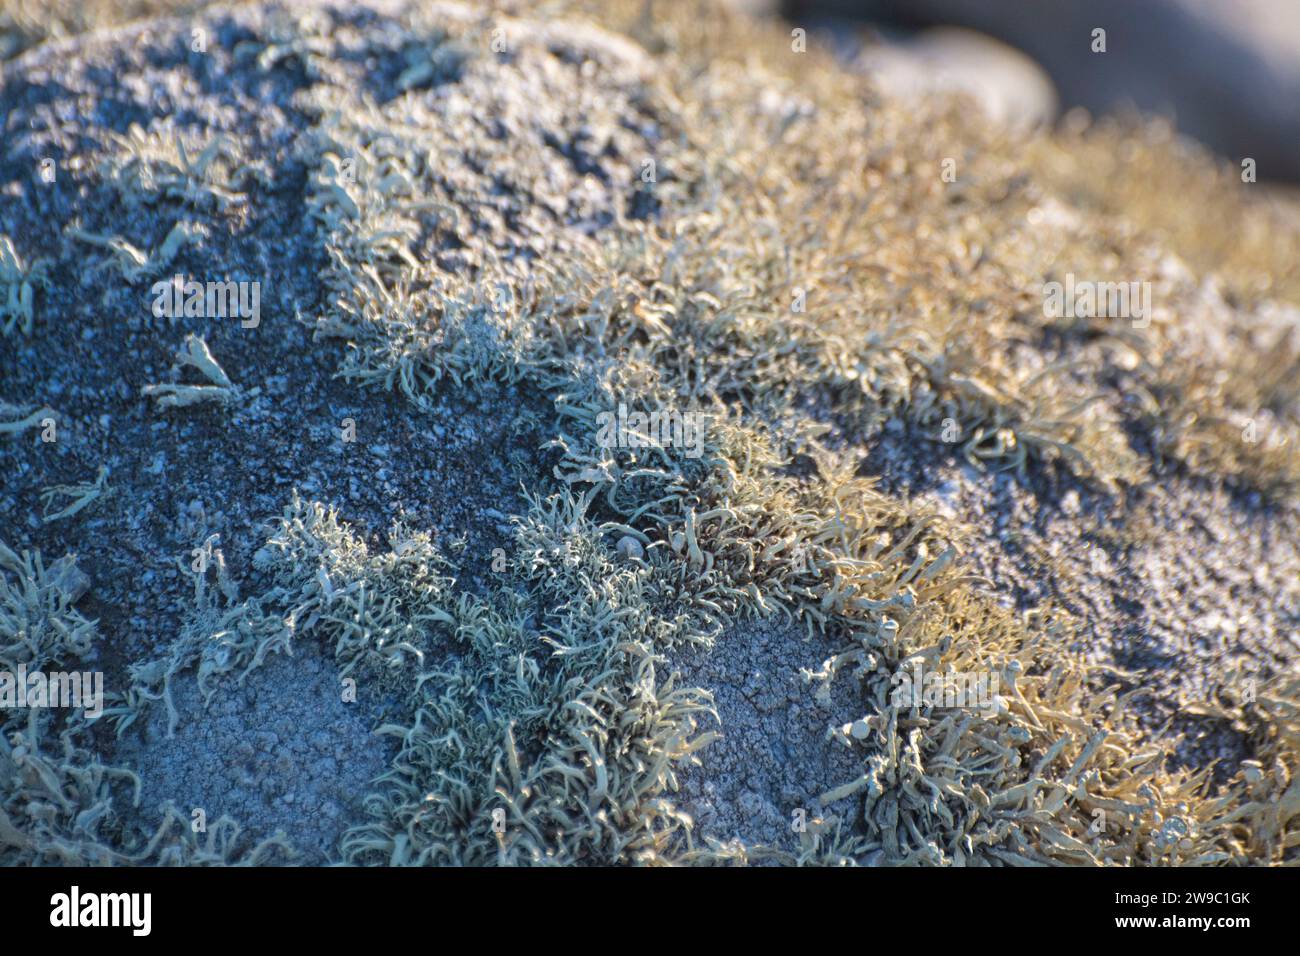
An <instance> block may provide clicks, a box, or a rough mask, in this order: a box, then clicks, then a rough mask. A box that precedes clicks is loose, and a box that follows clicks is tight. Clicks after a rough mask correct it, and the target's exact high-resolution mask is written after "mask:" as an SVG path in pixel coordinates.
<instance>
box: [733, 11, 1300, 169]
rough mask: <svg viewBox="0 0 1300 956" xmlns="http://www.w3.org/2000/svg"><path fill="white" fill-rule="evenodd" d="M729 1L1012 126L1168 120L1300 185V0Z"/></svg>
mask: <svg viewBox="0 0 1300 956" xmlns="http://www.w3.org/2000/svg"><path fill="white" fill-rule="evenodd" d="M729 2H731V4H732V5H733V6H735V7H739V8H743V9H745V10H747V11H749V12H751V13H755V14H758V15H763V16H773V17H776V16H781V17H785V18H786V19H788V20H790V21H791V23H792V26H793V25H798V26H804V27H806V28H808V30H809V32H810V33H816V34H818V35H819V36H820V37H821V38H822V39H828V40H830V42H831V43H832V44H833V46H834V47H835V48H836V50H837V51H838V52H839V53H840V55H841V56H843V57H844V58H845V59H846V60H848V61H850V62H853V63H854V64H855V65H858V66H861V67H862V68H863V69H869V70H871V71H873V72H875V73H877V74H878V75H879V76H880V78H881V80H882V81H883V82H884V83H885V84H886V85H887V86H889V87H890V88H892V89H894V90H896V91H901V92H916V93H920V94H923V93H925V92H929V91H933V90H935V89H936V88H944V87H947V88H956V89H960V90H964V91H966V92H968V93H970V94H971V95H973V96H974V97H975V98H976V99H977V100H978V101H979V102H980V103H981V104H983V105H984V107H985V109H986V110H987V111H988V112H989V113H990V115H992V116H994V117H996V118H999V119H1001V120H1003V121H1005V122H1008V123H1011V124H1019V123H1029V124H1036V123H1047V122H1052V121H1054V120H1055V119H1056V118H1057V117H1059V116H1060V115H1061V114H1062V112H1064V111H1067V110H1069V109H1071V108H1073V107H1083V108H1086V109H1087V110H1088V111H1090V112H1091V113H1093V114H1095V115H1101V114H1107V113H1115V112H1124V111H1129V112H1131V111H1133V110H1139V111H1141V112H1143V113H1146V114H1157V115H1160V116H1163V117H1166V118H1168V119H1170V120H1171V121H1172V122H1173V123H1174V124H1175V126H1176V128H1177V129H1178V130H1179V132H1182V133H1185V134H1187V135H1189V136H1192V137H1194V138H1196V139H1198V140H1200V141H1201V142H1202V143H1204V144H1205V145H1206V146H1208V147H1210V148H1211V149H1212V150H1214V151H1216V152H1217V153H1219V154H1220V155H1222V156H1223V157H1225V158H1226V159H1229V160H1231V161H1233V162H1234V163H1235V164H1240V162H1241V161H1242V159H1245V158H1251V159H1254V160H1255V162H1256V166H1257V170H1258V176H1259V178H1260V179H1273V180H1282V181H1287V182H1291V183H1295V182H1300V149H1298V148H1297V147H1298V146H1300V0H729ZM1098 29H1101V30H1104V31H1105V35H1104V42H1105V49H1104V52H1100V51H1094V47H1095V46H1097V45H1098V43H1097V36H1096V35H1095V34H1094V31H1095V30H1098Z"/></svg>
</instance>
